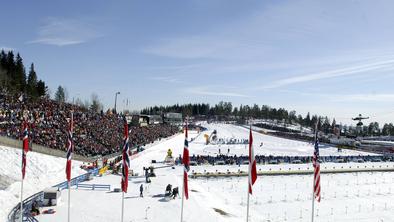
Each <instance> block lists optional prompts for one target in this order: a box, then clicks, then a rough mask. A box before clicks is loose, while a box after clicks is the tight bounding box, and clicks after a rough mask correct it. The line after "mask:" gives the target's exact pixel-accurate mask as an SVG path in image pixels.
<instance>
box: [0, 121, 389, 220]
mask: <svg viewBox="0 0 394 222" xmlns="http://www.w3.org/2000/svg"><path fill="white" fill-rule="evenodd" d="M197 125H198V126H200V127H197V129H191V130H190V131H189V150H190V160H191V169H190V173H189V190H190V191H189V199H188V200H187V201H185V203H184V214H185V217H184V221H188V222H197V221H242V220H244V217H245V212H244V211H245V208H246V194H247V188H248V177H247V172H248V163H247V161H243V159H242V157H245V156H247V155H248V145H247V143H245V141H246V140H247V139H248V135H249V129H248V126H243V125H235V124H226V123H209V124H208V123H206V122H201V123H197ZM201 129H204V130H201ZM184 137H185V136H184V134H183V133H178V134H176V135H174V136H171V137H168V138H166V139H163V140H161V141H156V142H155V143H153V144H150V145H147V146H146V149H145V150H143V151H142V152H138V153H134V154H133V155H131V156H130V172H129V175H130V176H129V188H128V192H127V193H126V194H125V196H124V209H125V211H124V220H125V221H158V222H159V221H163V222H164V221H178V220H179V217H180V210H179V209H180V208H181V202H182V201H181V197H180V195H174V196H170V195H167V194H168V193H167V191H166V187H167V186H168V185H169V184H170V185H171V187H172V188H176V187H178V188H179V190H181V189H182V181H183V180H182V176H183V166H182V165H181V164H180V163H179V160H178V158H177V157H178V156H181V155H182V151H183V148H184V147H183V142H184ZM207 138H209V139H210V140H209V141H208V140H207ZM253 138H254V140H253V144H254V149H255V154H256V157H258V156H264V157H268V156H272V157H278V158H271V159H270V160H265V161H264V160H260V159H258V158H256V159H258V160H259V161H258V164H257V171H258V179H257V181H256V183H255V184H254V186H253V189H254V190H253V195H252V196H251V199H250V220H251V221H309V220H310V216H311V206H310V205H311V200H312V183H313V166H312V163H303V162H301V161H295V160H296V159H297V158H296V157H302V156H311V155H312V153H313V150H314V147H313V143H309V142H303V141H298V140H290V139H283V138H279V137H273V136H269V135H266V134H264V133H262V132H261V130H258V129H255V130H254V131H253ZM246 142H247V141H246ZM237 143H238V144H237ZM0 152H1V155H0V164H1V165H0V170H1V172H2V173H1V181H2V184H1V185H2V190H1V192H0V195H1V201H2V202H1V205H2V206H3V207H2V208H1V212H0V216H1V218H2V219H1V220H4V221H19V217H20V216H19V215H20V213H19V204H18V201H19V195H20V194H19V192H20V190H19V187H20V179H19V174H20V173H19V171H20V152H21V151H20V150H19V149H15V148H11V147H6V146H1V148H0ZM169 152H170V153H169ZM320 153H321V156H322V157H335V158H334V159H332V161H328V162H322V164H321V169H322V170H321V173H322V175H321V181H322V183H321V190H322V194H321V198H322V201H321V203H320V204H318V205H316V206H315V207H316V209H315V214H316V215H315V217H316V218H315V219H316V221H355V220H356V221H393V217H392V212H393V211H394V203H393V202H392V199H393V197H394V190H392V188H393V187H394V186H393V185H394V174H393V171H394V162H390V161H386V162H384V161H379V162H375V161H367V160H366V161H365V162H364V161H362V162H361V161H359V160H360V159H361V158H362V157H369V158H371V157H375V159H373V160H376V158H378V157H380V155H378V154H373V153H367V152H362V151H357V150H346V149H342V150H340V149H338V148H336V147H334V146H331V145H328V144H321V149H320ZM28 155H29V156H28V159H27V160H28V163H27V169H26V175H27V176H26V178H25V181H26V183H25V192H26V193H25V195H27V197H29V198H27V199H25V202H24V203H25V204H26V205H25V207H24V209H25V212H24V221H41V222H50V221H58V222H61V221H67V214H68V207H67V206H68V205H67V202H68V195H67V193H68V189H67V187H68V186H67V183H65V182H64V179H63V180H62V178H64V170H65V168H64V167H65V162H66V160H65V159H63V158H59V157H52V156H48V155H44V154H39V153H34V152H32V153H29V154H28ZM169 156H171V158H169ZM234 156H236V157H239V158H237V160H238V161H236V162H232V163H228V162H226V160H227V159H228V158H230V157H231V159H234ZM279 157H280V158H279ZM285 157H292V158H293V159H292V160H288V161H290V162H288V161H286V160H285V159H286V158H285ZM347 157H352V158H351V159H349V160H348V161H346V162H345V163H344V162H342V161H341V162H338V161H337V159H341V160H343V159H345V158H347ZM116 158H117V157H113V158H112V159H116ZM210 158H213V160H211V159H210ZM112 159H109V160H108V161H111V160H112ZM246 160H247V159H246ZM272 160H277V161H272ZM212 161H213V162H212ZM84 164H86V163H83V162H80V161H74V163H73V171H72V175H73V177H74V179H73V180H72V182H71V184H72V185H71V196H70V197H71V199H70V202H71V206H70V212H71V219H70V220H71V221H76V222H90V221H92V222H93V221H94V222H98V221H102V222H106V221H117V220H120V218H121V210H120V204H121V198H122V195H121V192H119V191H120V188H121V174H120V173H119V172H117V171H115V170H114V169H116V167H111V169H109V168H108V166H106V167H105V166H101V168H91V169H89V170H88V171H86V170H82V169H81V166H82V165H84ZM99 165H100V164H99ZM86 174H89V175H86ZM141 185H142V187H143V192H142V193H143V197H141V196H140V187H141ZM51 186H54V187H56V189H55V190H59V191H60V192H59V194H58V195H57V197H55V199H56V201H55V200H53V201H54V202H55V203H56V204H54V203H52V205H51V206H44V204H43V202H45V201H44V200H45V196H46V194H44V192H47V191H48V188H49V187H51ZM36 203H39V204H40V206H41V207H40V212H41V213H40V214H38V215H34V216H33V214H32V213H31V208H32V205H33V204H36Z"/></svg>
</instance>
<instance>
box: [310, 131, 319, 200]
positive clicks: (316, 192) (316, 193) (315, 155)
mask: <svg viewBox="0 0 394 222" xmlns="http://www.w3.org/2000/svg"><path fill="white" fill-rule="evenodd" d="M317 133H318V130H317V127H316V133H315V151H314V153H313V158H312V161H313V167H314V169H315V172H314V177H313V180H314V183H313V185H314V187H313V192H314V197H315V199H316V200H317V202H320V198H321V196H320V163H319V139H318V137H317Z"/></svg>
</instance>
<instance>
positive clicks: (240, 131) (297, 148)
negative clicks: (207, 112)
mask: <svg viewBox="0 0 394 222" xmlns="http://www.w3.org/2000/svg"><path fill="white" fill-rule="evenodd" d="M202 126H204V127H206V128H207V129H208V131H205V132H202V133H201V134H200V135H199V136H198V137H197V138H196V139H195V141H193V143H191V147H190V152H191V154H196V155H197V154H200V155H217V154H218V153H219V149H220V151H221V153H224V154H227V152H228V149H230V153H229V155H234V154H235V155H237V156H240V155H247V153H248V150H247V149H248V147H247V145H238V144H237V145H208V146H203V144H205V138H204V134H208V135H210V134H211V133H212V131H213V130H216V131H217V137H218V138H223V139H229V138H235V139H248V136H249V134H248V129H246V128H244V127H240V126H236V125H231V124H222V123H217V124H206V123H202ZM253 142H254V147H255V151H254V153H255V154H256V155H274V156H285V155H286V156H311V155H312V154H313V144H311V143H308V142H304V141H297V140H290V139H284V138H279V137H274V136H269V135H265V134H260V133H254V134H253ZM197 144H199V145H197ZM261 144H263V146H261V147H260V145H261ZM320 155H321V156H331V155H332V156H334V155H336V156H348V155H372V154H371V153H366V152H361V151H354V150H345V149H342V152H338V149H337V148H336V147H334V146H331V145H326V144H321V145H320Z"/></svg>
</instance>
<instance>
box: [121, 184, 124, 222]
mask: <svg viewBox="0 0 394 222" xmlns="http://www.w3.org/2000/svg"><path fill="white" fill-rule="evenodd" d="M123 213H124V192H123V191H122V216H121V222H123Z"/></svg>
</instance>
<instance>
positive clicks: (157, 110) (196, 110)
mask: <svg viewBox="0 0 394 222" xmlns="http://www.w3.org/2000/svg"><path fill="white" fill-rule="evenodd" d="M166 112H177V113H182V114H183V115H184V116H186V115H187V116H204V117H205V119H219V120H236V121H238V122H239V123H243V122H245V120H247V119H249V118H254V119H266V120H273V121H279V122H280V123H283V124H299V125H301V126H302V127H309V128H314V127H315V123H316V122H317V123H318V129H319V130H320V131H323V132H324V133H326V134H327V133H335V130H338V131H339V132H338V133H340V134H341V135H356V134H358V135H360V134H361V135H363V136H388V135H394V126H393V124H392V123H390V124H384V126H383V128H380V127H379V123H377V122H372V123H370V124H369V125H366V126H363V127H362V130H361V132H357V129H356V128H355V127H352V126H347V125H342V124H338V123H337V122H336V120H335V119H332V120H330V119H329V118H328V117H327V116H318V115H311V114H310V113H309V112H308V113H307V114H306V115H305V116H302V115H301V114H297V112H296V111H294V110H291V111H289V110H286V109H284V108H273V107H270V106H267V105H263V106H259V105H257V104H254V105H252V106H249V105H240V106H239V107H234V106H233V105H232V103H231V102H223V101H222V102H219V103H218V104H216V105H214V106H211V105H209V104H207V103H196V104H191V103H189V104H183V105H179V104H176V105H172V106H153V107H147V108H145V109H143V110H141V113H142V114H150V115H160V114H163V113H166Z"/></svg>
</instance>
